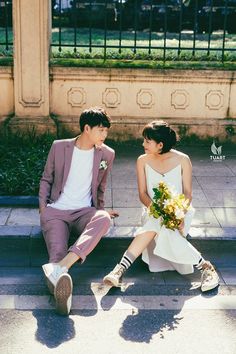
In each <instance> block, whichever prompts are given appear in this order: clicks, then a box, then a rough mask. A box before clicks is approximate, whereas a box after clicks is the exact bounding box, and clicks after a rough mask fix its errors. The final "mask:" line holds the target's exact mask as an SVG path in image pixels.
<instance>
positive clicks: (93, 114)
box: [79, 107, 111, 132]
mask: <svg viewBox="0 0 236 354" xmlns="http://www.w3.org/2000/svg"><path fill="white" fill-rule="evenodd" d="M79 124H80V130H81V132H83V131H84V127H85V125H86V124H88V125H89V126H90V127H91V128H93V127H96V126H103V127H106V128H110V126H111V119H110V117H109V115H108V114H107V112H106V111H105V110H104V109H103V108H100V107H91V108H88V109H85V110H84V111H83V112H82V113H81V116H80V121H79Z"/></svg>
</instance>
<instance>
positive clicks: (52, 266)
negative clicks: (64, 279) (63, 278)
mask: <svg viewBox="0 0 236 354" xmlns="http://www.w3.org/2000/svg"><path fill="white" fill-rule="evenodd" d="M42 268H43V271H44V274H45V276H46V278H47V280H49V282H51V283H52V285H53V286H56V283H57V281H58V279H59V277H60V275H61V274H65V273H68V269H67V268H66V267H61V266H60V265H59V264H56V263H47V264H44V265H43V266H42Z"/></svg>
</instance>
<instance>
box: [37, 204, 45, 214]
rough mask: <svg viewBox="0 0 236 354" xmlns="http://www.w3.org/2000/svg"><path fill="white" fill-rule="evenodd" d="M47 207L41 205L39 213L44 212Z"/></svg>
mask: <svg viewBox="0 0 236 354" xmlns="http://www.w3.org/2000/svg"><path fill="white" fill-rule="evenodd" d="M45 208H46V207H45V206H42V207H40V208H39V214H42V212H43V211H44V209H45Z"/></svg>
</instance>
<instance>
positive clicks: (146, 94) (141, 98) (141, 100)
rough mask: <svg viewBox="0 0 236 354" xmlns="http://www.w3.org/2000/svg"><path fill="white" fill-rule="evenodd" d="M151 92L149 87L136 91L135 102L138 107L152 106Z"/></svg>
mask: <svg viewBox="0 0 236 354" xmlns="http://www.w3.org/2000/svg"><path fill="white" fill-rule="evenodd" d="M153 96H154V95H153V92H152V90H150V89H141V90H139V92H138V93H137V104H138V105H139V107H140V108H152V106H153V105H154V103H155V102H154V97H153Z"/></svg>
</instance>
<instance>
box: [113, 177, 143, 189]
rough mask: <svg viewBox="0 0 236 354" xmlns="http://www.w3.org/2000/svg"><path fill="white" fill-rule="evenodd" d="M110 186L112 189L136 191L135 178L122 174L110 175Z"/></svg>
mask: <svg viewBox="0 0 236 354" xmlns="http://www.w3.org/2000/svg"><path fill="white" fill-rule="evenodd" d="M112 188H113V189H131V188H132V189H135V190H136V191H138V184H137V178H136V177H134V176H129V175H127V176H124V177H121V176H119V175H117V176H116V175H115V176H113V177H112Z"/></svg>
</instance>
